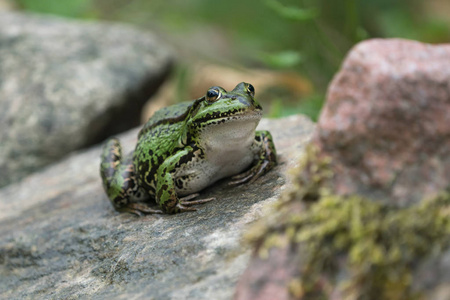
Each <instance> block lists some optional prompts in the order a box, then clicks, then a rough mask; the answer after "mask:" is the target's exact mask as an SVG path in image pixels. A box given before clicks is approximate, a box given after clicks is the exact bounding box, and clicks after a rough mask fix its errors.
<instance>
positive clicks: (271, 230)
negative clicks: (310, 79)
mask: <svg viewBox="0 0 450 300" xmlns="http://www.w3.org/2000/svg"><path fill="white" fill-rule="evenodd" d="M328 164H329V160H328V159H324V158H319V157H318V156H317V151H315V150H314V149H313V148H312V147H310V149H309V150H308V152H307V156H306V157H305V159H304V161H303V162H302V164H301V167H300V170H299V173H298V174H297V177H296V182H297V184H296V185H297V186H296V188H294V189H293V190H292V191H291V192H290V193H287V194H286V195H284V197H282V200H281V202H280V203H279V204H278V211H279V216H278V217H276V218H273V219H272V221H271V222H267V221H266V222H265V223H264V224H263V225H261V224H259V226H258V228H257V229H254V230H253V231H252V233H251V235H250V236H249V238H250V239H251V240H253V241H254V242H256V243H257V245H259V247H258V248H257V249H258V253H259V254H260V255H261V256H262V257H266V256H267V255H268V253H269V252H268V251H269V249H270V248H271V247H285V246H286V245H289V246H291V247H296V248H297V249H299V255H301V257H302V262H303V263H302V265H301V266H299V273H300V274H302V275H301V278H293V279H292V282H291V283H289V287H288V288H289V289H290V291H291V293H292V294H293V295H294V296H296V297H301V296H303V297H305V298H314V299H316V298H317V297H318V295H322V297H325V296H324V295H326V294H327V291H328V292H329V291H330V290H331V288H330V287H332V286H333V287H334V288H335V287H337V288H338V290H339V291H340V293H342V294H343V295H344V298H345V299H347V298H348V299H420V298H421V294H420V291H417V290H415V289H413V286H412V284H413V282H412V279H413V278H412V272H413V271H414V268H415V267H417V265H418V263H419V262H420V261H423V259H424V258H426V257H427V256H429V255H430V254H437V253H440V252H441V251H442V250H443V249H446V248H448V247H449V246H450V238H449V237H450V218H449V216H450V193H449V192H442V193H441V194H440V195H439V196H437V197H435V198H433V199H428V200H424V201H422V202H420V203H419V204H417V205H414V206H410V207H408V208H395V207H391V206H388V205H386V204H383V203H381V202H374V201H371V200H368V199H365V198H363V197H360V196H358V195H353V196H348V197H342V196H338V195H333V194H332V193H330V192H329V186H328V184H327V180H328V178H330V177H331V176H332V174H331V173H330V171H329V168H328ZM338 275H339V276H338ZM338 278H339V280H338ZM343 278H346V279H343ZM327 285H328V287H327Z"/></svg>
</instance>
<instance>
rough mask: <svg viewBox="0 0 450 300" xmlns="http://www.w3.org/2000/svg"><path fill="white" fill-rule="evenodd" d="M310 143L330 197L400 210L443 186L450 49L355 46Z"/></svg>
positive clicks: (448, 163)
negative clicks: (326, 166)
mask: <svg viewBox="0 0 450 300" xmlns="http://www.w3.org/2000/svg"><path fill="white" fill-rule="evenodd" d="M314 141H315V143H316V144H317V145H318V146H319V148H320V149H321V150H322V153H324V154H327V155H329V156H331V157H332V159H333V169H334V171H335V179H334V186H335V191H336V192H337V193H340V194H348V193H353V192H357V193H360V194H364V195H366V196H368V197H370V198H373V199H384V200H387V201H391V202H393V203H395V204H397V205H407V204H410V203H414V202H417V201H419V200H420V199H422V198H423V197H428V196H433V195H435V193H436V192H438V191H439V190H442V189H444V188H446V187H448V186H449V185H450V44H446V45H429V44H423V43H419V42H415V41H408V40H401V39H388V40H382V39H374V40H368V41H365V42H362V43H360V44H358V45H357V46H356V47H354V49H353V50H352V51H351V52H350V53H349V55H348V57H347V58H346V59H345V61H344V63H343V65H342V68H341V70H340V71H339V73H338V74H337V75H336V76H335V78H334V79H333V81H332V83H331V85H330V87H329V89H328V95H327V102H326V104H325V106H324V108H323V110H322V113H321V116H320V119H319V122H318V127H317V131H316V133H315V138H314Z"/></svg>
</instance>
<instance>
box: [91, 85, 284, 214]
mask: <svg viewBox="0 0 450 300" xmlns="http://www.w3.org/2000/svg"><path fill="white" fill-rule="evenodd" d="M261 116H262V108H261V105H260V104H259V103H258V102H257V101H256V100H255V89H254V87H253V86H252V85H251V84H249V83H245V82H241V83H239V84H238V85H237V86H236V87H235V88H234V89H233V90H232V91H231V92H227V91H226V90H225V89H223V88H221V87H218V86H214V87H211V88H209V89H208V90H207V92H206V94H205V96H203V97H201V98H199V99H197V100H194V101H192V102H187V103H180V104H177V105H173V106H170V107H166V108H163V109H161V110H159V111H157V112H156V113H155V114H154V115H153V116H152V117H151V118H150V119H149V120H148V122H147V123H146V124H145V125H144V127H143V128H142V129H141V131H140V132H139V134H138V142H137V145H136V148H135V150H134V151H133V152H132V153H130V154H128V155H125V156H123V155H122V150H121V145H120V142H119V141H118V140H117V139H116V138H111V139H110V140H108V141H107V142H106V144H105V146H104V148H103V152H102V157H101V166H100V173H101V177H102V180H103V186H104V189H105V191H106V194H107V195H108V197H109V199H110V200H111V203H112V204H113V206H114V208H115V209H116V210H118V211H123V212H130V213H134V214H137V215H142V214H150V213H169V214H174V213H180V212H185V211H194V210H196V208H195V207H192V206H193V205H197V204H202V203H206V202H209V201H211V200H214V198H208V199H201V200H193V199H194V198H195V197H197V196H198V193H197V192H199V191H201V190H202V189H204V188H206V187H207V186H210V185H211V184H213V183H214V182H216V181H218V180H219V179H222V178H225V177H230V176H233V177H231V181H230V182H229V184H230V185H232V186H235V185H239V184H243V183H251V182H254V181H255V180H256V179H257V178H259V177H260V176H261V175H263V174H265V173H266V172H267V171H269V170H270V169H271V168H273V167H274V166H275V165H276V163H277V155H276V150H275V145H274V143H273V139H272V135H271V134H270V133H269V132H268V131H255V129H256V126H257V125H258V123H259V121H260V120H261ZM148 201H156V203H157V204H158V206H159V208H152V207H151V206H149V205H148V204H147V203H146V202H148ZM153 207H155V206H153Z"/></svg>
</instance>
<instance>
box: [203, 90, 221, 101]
mask: <svg viewBox="0 0 450 300" xmlns="http://www.w3.org/2000/svg"><path fill="white" fill-rule="evenodd" d="M220 97H222V93H221V92H220V91H219V90H218V89H209V90H208V91H207V92H206V100H208V102H215V101H217V100H219V99H220Z"/></svg>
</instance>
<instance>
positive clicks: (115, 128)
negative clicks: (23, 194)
mask: <svg viewBox="0 0 450 300" xmlns="http://www.w3.org/2000/svg"><path fill="white" fill-rule="evenodd" d="M170 65H171V56H170V53H169V50H168V49H167V47H165V46H164V45H162V44H161V42H160V41H159V40H158V39H156V38H155V37H154V36H153V35H151V34H149V33H147V32H142V31H138V30H135V29H132V28H129V27H126V26H123V25H112V24H99V23H90V22H80V21H69V20H65V19H59V18H55V17H44V16H36V15H27V14H19V13H11V12H0V141H1V143H0V186H3V185H5V184H7V183H9V182H14V181H16V180H17V179H18V178H21V177H23V176H24V175H25V174H27V173H29V172H31V171H34V170H36V169H37V168H40V167H42V166H45V165H47V164H49V163H51V162H53V161H55V160H57V159H60V158H61V157H63V156H64V155H66V154H67V153H68V152H70V151H73V150H75V149H80V148H82V147H85V146H87V145H91V144H93V143H96V142H99V141H101V140H102V139H104V138H105V137H107V136H109V135H111V134H113V133H118V132H122V131H124V130H126V129H129V128H132V127H134V126H137V125H138V124H139V118H138V117H136V116H138V115H139V113H138V112H139V110H140V109H141V107H142V105H143V104H144V102H145V101H146V100H147V99H148V98H149V97H150V96H151V95H152V94H153V93H154V92H155V91H156V89H157V87H158V86H159V85H160V84H161V82H162V81H163V80H164V78H165V77H166V75H167V73H168V71H169V69H170Z"/></svg>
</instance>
